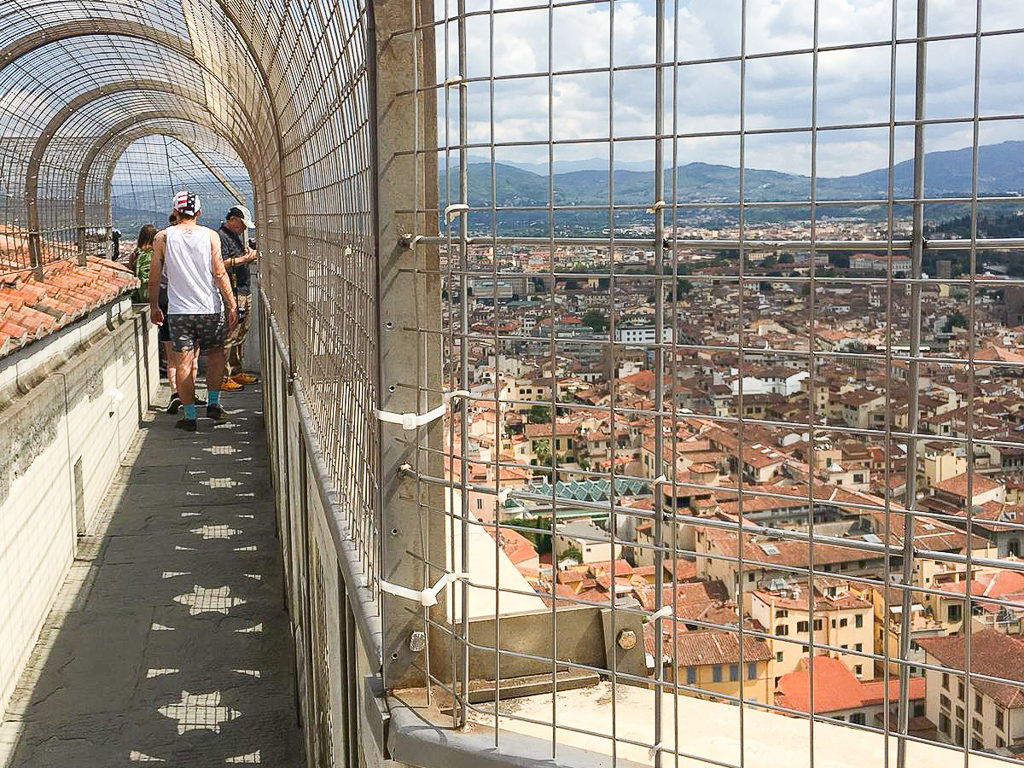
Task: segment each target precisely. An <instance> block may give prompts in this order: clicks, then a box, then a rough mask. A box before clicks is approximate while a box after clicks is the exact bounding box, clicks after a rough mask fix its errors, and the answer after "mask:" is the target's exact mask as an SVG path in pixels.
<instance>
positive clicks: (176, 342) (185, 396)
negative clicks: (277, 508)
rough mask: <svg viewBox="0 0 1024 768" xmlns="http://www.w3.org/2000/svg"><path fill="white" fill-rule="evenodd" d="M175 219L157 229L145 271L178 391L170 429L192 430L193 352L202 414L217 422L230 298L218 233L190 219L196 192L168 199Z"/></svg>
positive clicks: (195, 211)
mask: <svg viewBox="0 0 1024 768" xmlns="http://www.w3.org/2000/svg"><path fill="white" fill-rule="evenodd" d="M174 211H175V213H177V214H178V223H177V224H176V225H175V226H173V227H168V228H167V229H164V230H161V231H160V232H158V233H157V235H156V239H155V240H154V241H153V261H152V263H151V265H150V271H149V307H150V314H151V316H152V318H153V322H154V323H156V324H157V325H161V324H162V323H167V328H168V331H169V332H170V336H171V345H172V347H173V348H174V351H175V353H176V354H175V358H176V359H175V367H176V369H177V378H178V395H179V396H180V397H181V403H182V409H183V410H184V416H183V417H182V418H181V419H179V420H178V422H177V424H175V426H176V427H178V428H179V429H183V430H185V431H186V432H195V431H196V404H195V368H194V363H195V360H196V356H197V355H199V353H200V351H202V352H206V355H207V366H206V385H207V390H208V391H209V396H208V398H207V406H206V415H207V416H208V417H209V418H211V419H216V420H218V421H223V420H224V419H225V418H226V417H225V415H224V411H223V409H222V408H221V406H220V388H221V384H222V383H223V379H224V339H225V337H226V336H227V333H228V331H229V330H230V329H232V328H234V327H235V324H236V323H237V322H238V316H237V307H236V305H235V296H234V293H233V292H232V290H231V282H230V280H229V279H228V274H227V270H225V268H224V262H223V261H222V260H221V257H220V236H219V235H218V234H217V233H216V232H215V231H213V230H212V229H210V228H209V227H203V226H200V225H199V224H198V223H197V221H196V219H198V218H199V215H200V214H201V213H202V209H201V207H200V203H199V197H198V195H195V194H193V193H191V192H187V191H185V192H179V193H178V194H177V195H175V197H174ZM163 274H166V275H167V316H166V317H164V313H163V312H162V311H161V309H160V307H159V296H160V277H161V275H163Z"/></svg>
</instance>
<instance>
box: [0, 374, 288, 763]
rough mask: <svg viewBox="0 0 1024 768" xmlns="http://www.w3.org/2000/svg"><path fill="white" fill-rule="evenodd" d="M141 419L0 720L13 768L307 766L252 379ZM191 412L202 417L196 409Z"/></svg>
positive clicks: (0, 742)
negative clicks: (241, 387) (188, 427)
mask: <svg viewBox="0 0 1024 768" xmlns="http://www.w3.org/2000/svg"><path fill="white" fill-rule="evenodd" d="M225 405H226V406H227V408H228V410H229V412H233V415H232V417H231V422H230V423H229V424H220V425H215V424H214V422H211V421H209V420H206V419H203V418H200V422H199V428H200V431H199V432H198V433H197V434H185V433H183V432H180V431H178V430H175V429H174V421H175V418H174V417H171V416H167V415H164V414H159V413H157V414H151V415H152V420H151V421H149V422H148V423H147V424H146V426H145V428H144V430H143V432H142V434H141V435H140V438H139V441H138V443H137V445H136V447H135V449H134V450H133V453H132V455H131V456H130V457H129V458H128V459H127V460H126V462H125V465H124V467H123V469H122V472H121V475H120V476H119V478H118V480H117V481H116V482H115V484H114V486H113V487H112V488H111V490H110V492H109V493H108V497H107V500H106V503H105V507H104V510H103V512H102V513H101V515H100V517H101V519H100V521H99V527H98V530H97V533H96V534H94V535H92V536H88V537H85V538H84V539H82V540H80V545H81V546H80V552H79V557H78V559H77V560H76V561H75V563H74V565H73V566H72V569H71V573H70V574H69V577H68V579H67V581H66V583H65V585H64V587H63V589H62V591H61V593H60V596H59V597H58V599H57V602H56V604H55V606H54V608H53V610H52V612H51V614H50V616H49V618H48V619H47V621H46V624H45V626H44V628H43V631H42V634H41V636H40V639H39V642H38V643H37V645H36V648H35V650H34V652H33V656H32V660H31V662H30V665H29V668H28V670H27V671H26V673H25V674H24V675H23V676H22V679H21V681H20V683H19V686H18V689H17V690H16V692H15V694H14V696H13V698H12V700H11V702H10V704H9V707H8V710H7V712H6V714H5V717H4V723H3V728H2V730H0V765H3V764H4V759H3V758H4V756H5V747H6V749H7V755H8V759H9V760H10V761H11V762H10V766H12V768H29V767H31V768H43V767H44V766H45V768H85V767H86V766H88V767H90V768H92V767H96V768H113V767H114V766H137V765H140V764H144V763H153V764H156V765H161V764H162V765H168V766H189V768H197V767H198V766H225V765H235V764H257V765H267V766H274V768H291V767H293V766H294V767H295V768H299V767H300V766H302V765H304V760H303V757H302V740H301V734H300V731H299V729H298V727H297V719H296V708H295V696H294V686H295V680H294V674H293V671H292V650H291V639H290V635H289V623H288V618H287V615H286V613H285V611H284V599H283V592H282V590H283V587H282V577H281V562H280V554H279V549H278V546H277V541H276V538H275V521H274V506H273V492H272V489H271V483H270V475H269V470H268V466H267V456H266V445H265V443H264V432H263V420H262V412H261V411H262V400H261V398H260V394H259V389H258V387H248V388H247V390H246V391H245V392H243V393H236V394H231V395H227V396H226V397H225ZM200 413H202V411H201V410H200Z"/></svg>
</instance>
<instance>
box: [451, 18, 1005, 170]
mask: <svg viewBox="0 0 1024 768" xmlns="http://www.w3.org/2000/svg"><path fill="white" fill-rule="evenodd" d="M893 2H894V0H819V9H820V11H819V45H820V46H821V47H828V46H835V45H846V44H860V43H871V42H880V41H881V42H887V41H889V40H891V39H892V24H893V21H892V15H893V6H892V3H893ZM895 2H897V6H898V7H897V9H896V10H897V21H896V24H897V38H898V39H905V38H909V37H911V36H913V35H914V32H915V28H916V5H917V3H916V0H895ZM982 2H983V4H982V30H983V31H993V30H1004V29H1014V28H1020V27H1024V0H982ZM533 4H534V3H533V2H532V1H531V0H494V7H495V8H498V9H506V8H521V7H523V6H525V5H533ZM446 7H447V8H448V9H449V10H450V14H451V15H454V12H455V8H456V7H457V6H456V3H455V0H448V4H447V6H446V5H445V0H437V5H436V11H435V12H436V14H437V17H438V18H441V17H443V16H444V15H445V9H446ZM489 7H490V0H466V8H467V11H468V12H470V13H472V12H474V11H486V10H487V9H488V8H489ZM665 8H666V14H667V18H666V24H665V27H666V36H665V40H666V42H665V56H666V59H668V60H674V61H679V62H695V61H702V60H707V59H716V58H717V59H722V58H728V57H735V56H738V55H739V53H740V44H741V42H740V41H741V35H740V30H741V27H742V24H741V3H740V0H678V3H676V2H675V0H666V2H665ZM655 13H656V10H655V4H654V2H653V1H652V0H640V1H639V2H637V1H634V0H624V1H620V2H616V3H615V4H614V8H610V6H609V3H605V2H601V3H594V4H588V5H576V6H568V7H556V8H555V9H554V11H553V13H552V14H551V15H552V18H551V20H550V48H551V56H550V58H551V61H550V67H551V69H553V70H554V71H555V72H560V71H566V70H582V69H589V68H598V69H600V68H605V69H607V67H608V66H609V62H613V63H614V65H615V66H632V65H638V66H640V67H643V65H649V64H651V63H652V62H654V60H655V40H656V26H655ZM492 19H493V34H494V45H493V50H492V46H491V42H490V35H491V24H492ZM928 22H929V25H928V26H929V34H930V35H956V34H973V33H974V31H975V28H976V7H975V3H973V2H970V0H930V2H929V16H928ZM611 27H613V28H614V35H611V34H610V28H611ZM676 27H677V28H678V32H677V33H676V34H675V36H674V39H673V32H674V29H675V28H676ZM746 29H747V51H748V53H749V54H759V53H767V52H779V51H789V50H796V49H805V48H810V47H811V46H812V45H813V39H814V0H747V17H746ZM467 37H468V44H467V67H468V71H469V74H470V76H471V77H486V76H487V75H488V74H489V73H490V72H491V69H492V59H493V73H494V74H495V75H496V76H507V75H520V76H522V75H530V74H540V75H542V76H540V77H534V78H529V77H520V78H517V79H512V80H498V81H496V82H495V86H494V88H495V92H494V102H495V103H494V139H495V140H496V141H499V142H502V141H518V142H522V141H538V142H544V141H546V139H547V137H548V80H547V77H546V73H547V72H548V70H549V13H548V10H547V9H546V8H542V9H540V10H518V11H514V12H510V13H496V14H493V16H491V15H488V14H483V15H480V16H476V17H473V18H470V19H469V20H468V22H467ZM456 40H457V38H456V29H455V26H454V25H450V26H449V29H448V40H447V49H448V51H449V56H448V58H447V62H446V61H445V58H444V57H443V56H440V55H439V58H438V69H439V77H440V78H441V79H447V78H450V77H452V76H454V75H455V74H456V73H457V71H458V70H457V58H456V52H457V44H456ZM445 43H446V41H445V33H444V29H443V27H442V28H440V31H439V36H438V44H439V51H441V50H444V48H445ZM1022 43H1024V35H996V36H991V37H985V38H983V40H982V46H981V85H980V112H981V114H982V115H999V114H1007V115H1008V114H1019V113H1024V67H1022V66H1021V64H1020V51H1021V50H1024V45H1022ZM891 56H892V49H891V47H890V46H889V45H884V46H880V47H868V48H861V49H849V50H841V51H822V52H821V53H820V54H819V58H818V104H817V108H818V115H817V118H818V123H819V125H821V126H830V125H831V126H840V125H849V124H865V123H874V122H883V123H887V122H888V120H889V114H890V73H891ZM928 57H929V58H928V69H927V79H928V90H927V96H928V101H927V116H928V117H929V118H951V117H953V118H955V117H964V116H970V115H971V114H972V113H973V100H974V77H973V75H974V59H975V40H974V39H973V38H969V39H963V40H942V41H933V42H930V43H929V50H928ZM812 63H813V60H812V56H811V55H810V54H795V55H787V56H782V57H772V58H754V59H750V60H749V61H748V62H747V72H746V110H745V118H746V128H747V129H748V130H751V131H758V130H764V129H769V130H770V129H790V128H804V127H807V126H809V125H810V122H811V111H812V88H811V83H812ZM446 65H447V72H446V71H445V70H446ZM673 78H677V84H675V85H674V84H673ZM913 88H914V46H913V44H902V45H899V46H898V52H897V61H896V89H895V90H896V93H895V96H896V104H895V116H896V119H897V120H907V119H911V118H912V117H913V109H914V103H913V98H914V96H913ZM654 91H655V87H654V74H653V70H651V69H643V68H641V69H636V70H628V71H619V72H616V73H615V76H614V91H613V92H612V94H611V98H610V97H609V96H610V95H609V76H608V73H607V71H605V72H594V73H576V74H562V75H556V76H555V77H554V83H553V104H554V114H555V118H554V125H553V129H552V133H553V136H554V138H555V139H558V140H563V139H572V140H580V139H581V140H592V141H590V143H583V144H575V145H563V146H556V148H555V160H556V161H565V160H581V159H589V158H603V160H604V162H607V158H608V143H607V137H608V136H609V134H611V135H613V136H615V137H616V138H620V139H628V138H629V137H642V136H648V135H650V134H651V133H653V131H654V115H655V99H654ZM449 92H450V98H451V102H450V106H449V112H448V116H449V120H448V130H449V131H450V134H449V135H450V137H451V138H450V140H451V142H452V143H454V142H455V141H457V137H458V123H457V117H458V106H457V90H456V89H454V88H452V89H449ZM468 96H469V130H470V139H471V141H474V142H482V143H488V142H489V141H490V140H491V115H490V106H489V105H490V94H489V86H488V83H486V82H482V83H476V84H472V85H471V86H470V87H469V90H468ZM673 100H675V102H676V103H677V108H676V110H675V115H674V119H675V122H676V131H677V132H678V133H681V134H693V133H714V132H723V131H736V130H738V129H739V125H740V121H739V101H740V66H739V63H738V62H737V61H720V62H715V63H694V64H686V65H683V66H679V67H677V68H676V70H675V72H674V73H673V72H672V71H669V72H667V73H666V92H665V107H664V109H665V126H666V130H668V131H671V130H672V124H673V114H672V103H673ZM609 104H611V112H612V115H611V123H610V122H609ZM441 108H442V116H441V120H440V131H441V141H442V143H444V141H445V137H444V133H445V121H444V116H443V109H444V105H443V101H442V104H441ZM1022 128H1024V126H1022V124H1021V122H1019V121H1012V120H1010V121H993V122H987V123H983V124H982V127H981V135H980V141H981V143H982V144H991V143H996V142H1000V141H1006V140H1010V139H1024V130H1022ZM912 134H913V129H912V128H911V127H909V126H907V127H899V128H897V129H896V131H895V136H894V138H895V148H896V159H897V161H899V160H904V159H907V158H908V157H909V156H910V154H911V151H912V138H913V136H912ZM971 141H972V127H971V126H970V125H969V124H968V125H937V126H933V127H929V128H928V129H927V133H926V144H927V149H928V151H937V150H943V149H957V148H960V147H965V146H969V145H970V144H971ZM675 145H676V146H675V149H676V151H677V152H678V161H679V163H680V164H684V163H688V162H694V161H704V162H711V163H723V164H728V165H734V166H735V165H738V164H739V140H738V138H737V137H736V136H710V137H708V136H704V137H693V138H685V139H679V140H678V141H677V142H675ZM888 145H889V130H888V128H887V127H883V128H846V129H842V130H835V131H821V132H819V139H818V151H817V163H818V173H819V175H822V176H837V175H844V174H853V173H860V172H862V171H866V170H871V169H874V168H878V167H884V166H885V165H887V162H888V153H889V147H888ZM653 151H654V149H653V142H651V141H650V140H636V141H628V140H624V141H621V142H616V145H615V157H616V159H617V160H619V161H623V162H651V163H653ZM666 151H668V152H669V153H671V152H672V145H671V143H669V144H668V145H667V147H666ZM745 151H746V163H747V166H748V167H753V168H771V169H776V170H781V171H789V172H793V173H802V174H807V173H809V172H810V167H811V143H810V134H809V132H807V131H798V132H795V133H785V134H775V135H757V134H751V135H749V136H748V137H747V139H746V148H745ZM472 154H473V155H474V156H486V155H487V154H488V151H487V150H486V149H484V150H474V151H473V153H472ZM497 159H498V161H499V162H502V161H508V162H524V163H535V162H546V160H547V148H546V147H543V146H542V147H515V148H498V150H497ZM667 162H670V160H668V161H667Z"/></svg>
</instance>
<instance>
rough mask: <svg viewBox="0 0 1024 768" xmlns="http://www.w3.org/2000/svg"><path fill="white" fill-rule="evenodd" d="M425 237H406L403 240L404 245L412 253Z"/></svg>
mask: <svg viewBox="0 0 1024 768" xmlns="http://www.w3.org/2000/svg"><path fill="white" fill-rule="evenodd" d="M424 237H425V235H406V236H405V237H403V238H402V245H404V246H405V247H406V248H408V249H409V250H410V251H414V250H416V246H417V245H418V244H419V242H420V240H422V239H423V238H424Z"/></svg>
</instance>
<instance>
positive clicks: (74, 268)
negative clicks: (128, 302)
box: [0, 257, 139, 357]
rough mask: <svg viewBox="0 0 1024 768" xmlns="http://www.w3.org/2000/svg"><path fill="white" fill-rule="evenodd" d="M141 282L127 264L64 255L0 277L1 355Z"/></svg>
mask: <svg viewBox="0 0 1024 768" xmlns="http://www.w3.org/2000/svg"><path fill="white" fill-rule="evenodd" d="M138 285H139V281H138V280H137V279H136V278H135V276H134V275H133V274H132V273H131V272H130V271H129V270H128V268H127V267H125V266H124V265H121V264H118V263H116V262H113V261H106V260H105V259H98V258H95V257H89V259H88V260H87V263H86V265H85V266H84V267H82V266H79V265H78V260H77V259H64V260H62V261H57V262H54V263H52V264H48V265H46V266H45V267H44V268H43V278H42V279H41V280H40V279H38V278H37V277H36V276H35V273H34V272H33V271H32V270H31V269H23V270H21V271H19V272H12V273H9V274H6V275H2V276H0V357H3V356H4V355H7V354H10V353H11V352H13V351H14V350H17V349H20V348H21V347H23V346H25V345H26V344H30V343H31V342H33V341H35V340H37V339H41V338H42V337H43V336H46V335H47V334H50V333H53V332H54V331H57V330H59V329H61V328H63V327H65V326H67V325H70V324H71V323H73V322H74V321H75V320H78V319H79V318H80V317H83V316H84V315H87V314H88V313H89V312H92V311H93V310H94V309H98V308H99V307H102V306H104V305H105V304H109V303H110V302H112V301H114V300H115V299H116V298H117V297H118V296H121V295H123V294H125V293H127V292H129V291H131V290H134V289H135V288H137V287H138Z"/></svg>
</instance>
